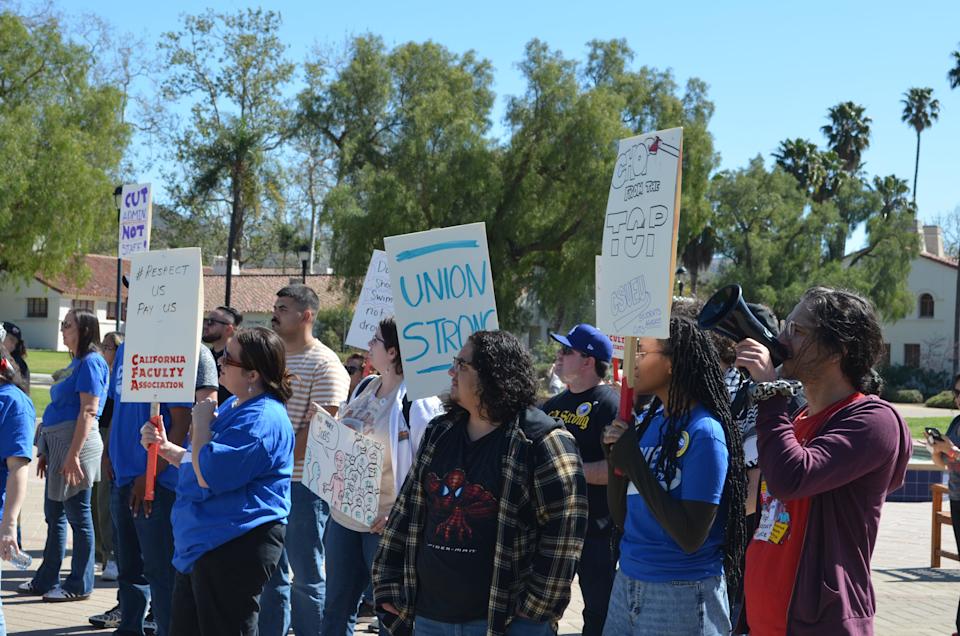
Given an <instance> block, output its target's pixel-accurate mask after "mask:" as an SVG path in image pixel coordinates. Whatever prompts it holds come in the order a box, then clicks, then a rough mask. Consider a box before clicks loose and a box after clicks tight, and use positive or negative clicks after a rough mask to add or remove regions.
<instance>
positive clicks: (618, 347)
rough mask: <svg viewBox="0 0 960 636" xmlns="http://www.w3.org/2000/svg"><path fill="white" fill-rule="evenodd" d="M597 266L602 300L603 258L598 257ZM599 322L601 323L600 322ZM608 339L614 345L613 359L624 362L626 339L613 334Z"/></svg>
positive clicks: (598, 285)
mask: <svg viewBox="0 0 960 636" xmlns="http://www.w3.org/2000/svg"><path fill="white" fill-rule="evenodd" d="M594 264H595V266H596V287H597V296H596V297H597V298H602V297H603V296H602V289H601V286H600V285H601V283H602V281H603V274H602V272H601V270H602V268H603V262H602V257H601V256H597V257H596V261H595V262H594ZM598 322H599V321H598ZM607 337H608V338H610V343H611V344H613V357H614V358H616V359H617V360H623V348H624V344H625V341H626V338H624V337H623V336H618V335H615V334H612V333H608V334H607Z"/></svg>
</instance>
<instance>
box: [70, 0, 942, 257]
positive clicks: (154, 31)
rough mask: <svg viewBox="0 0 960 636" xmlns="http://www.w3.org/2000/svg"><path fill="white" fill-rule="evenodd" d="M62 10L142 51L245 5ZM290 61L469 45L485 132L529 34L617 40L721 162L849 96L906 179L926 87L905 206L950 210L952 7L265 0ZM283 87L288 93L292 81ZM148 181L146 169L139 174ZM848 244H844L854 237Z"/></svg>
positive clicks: (871, 152) (566, 47)
mask: <svg viewBox="0 0 960 636" xmlns="http://www.w3.org/2000/svg"><path fill="white" fill-rule="evenodd" d="M55 6H56V7H57V8H58V9H60V10H61V11H63V12H64V13H66V14H68V15H77V14H79V13H80V12H89V13H94V14H97V15H99V16H100V17H102V18H104V19H106V20H107V21H108V22H109V23H111V24H112V25H113V26H114V27H115V28H116V29H117V30H118V31H119V32H121V33H124V32H128V33H134V34H136V35H137V36H138V37H141V38H143V40H144V41H145V42H146V43H147V44H148V45H149V46H151V47H152V46H154V45H155V43H156V41H157V40H158V37H159V35H160V34H161V33H162V32H164V31H167V30H174V29H176V28H177V27H178V25H179V16H180V15H181V14H183V13H185V12H187V13H196V12H199V11H200V10H202V8H203V7H205V6H211V7H213V8H214V9H217V10H221V11H235V10H237V9H241V8H245V7H247V6H255V5H251V4H250V3H248V2H237V1H230V0H220V1H216V2H208V3H206V4H200V3H194V2H185V1H182V0H165V1H163V2H146V3H140V2H136V3H134V2H129V1H128V0H125V1H114V0H89V1H87V2H84V3H83V4H82V5H81V4H80V3H73V2H67V1H65V0H61V1H60V2H58V3H56V4H55ZM261 6H263V7H264V8H272V9H276V10H278V11H280V12H281V14H282V16H283V22H284V25H283V28H282V37H283V40H284V41H285V42H286V43H287V45H288V46H289V51H288V53H289V56H290V58H291V59H292V60H293V61H297V62H301V61H303V59H304V58H305V57H306V55H307V53H308V52H309V51H310V50H311V49H312V48H313V46H314V45H316V44H319V45H320V46H326V47H330V46H336V45H338V44H340V43H342V42H343V41H344V40H345V39H346V38H348V37H349V36H351V35H354V34H359V33H364V32H368V31H369V32H372V33H375V34H379V35H381V36H382V37H383V38H384V39H385V41H386V42H387V44H388V45H395V44H401V43H403V42H407V41H410V40H414V41H423V40H427V39H432V40H434V41H436V42H439V43H441V44H443V45H445V46H446V47H448V48H450V49H451V50H453V51H456V52H463V51H466V50H469V49H474V50H476V51H477V52H478V53H479V54H480V55H481V56H483V57H486V58H487V59H489V60H490V61H491V62H492V63H493V66H494V68H495V90H496V92H497V96H498V97H497V107H496V113H495V119H496V124H495V129H494V131H495V133H497V132H500V131H501V130H502V127H501V126H500V124H499V120H500V119H501V117H502V113H503V107H504V104H505V103H506V97H507V96H509V95H515V94H519V93H521V92H522V91H523V90H524V84H523V81H522V78H521V77H520V74H519V72H518V70H517V68H516V63H517V62H518V61H519V60H520V58H521V56H522V54H523V47H524V44H525V43H526V42H527V41H529V40H530V39H532V38H534V37H537V38H540V39H541V40H544V41H545V42H547V43H548V44H549V45H550V46H551V48H554V49H560V50H561V51H563V53H564V54H565V56H567V57H573V58H576V59H580V60H582V59H583V57H584V55H585V51H586V46H585V45H586V43H587V42H588V41H589V40H591V39H594V38H599V39H610V38H619V37H625V38H626V39H627V41H628V42H629V44H630V46H631V47H632V48H633V50H634V51H635V52H636V58H635V62H634V63H635V65H636V66H639V65H643V64H646V65H649V66H653V67H656V68H660V69H663V68H671V69H672V70H673V72H674V74H675V76H676V79H677V80H678V83H679V84H680V85H681V86H682V85H683V83H685V81H686V80H687V78H689V77H691V76H696V77H700V78H701V79H703V80H704V81H706V82H707V83H708V85H709V87H710V89H709V93H708V94H709V97H710V99H711V100H712V101H713V102H714V104H715V105H716V112H715V114H714V117H713V120H712V122H711V125H710V130H711V131H712V133H713V135H714V139H715V147H716V149H717V151H718V152H719V153H720V155H721V158H722V163H721V168H724V169H728V168H729V169H734V168H739V167H743V166H745V165H746V163H747V162H748V161H749V159H750V158H752V157H754V156H756V155H757V154H758V153H759V154H762V155H763V156H764V158H766V159H767V161H768V162H769V161H770V153H771V152H773V151H774V150H775V149H776V147H777V145H778V143H779V142H780V141H781V140H783V139H786V138H792V137H806V138H808V139H810V140H812V141H815V142H816V143H818V144H823V143H825V140H824V139H823V137H822V135H821V133H820V131H819V128H820V126H822V125H823V124H824V123H826V119H825V117H826V112H827V109H828V108H829V107H830V106H832V105H834V104H836V103H838V102H841V101H846V100H852V101H854V102H857V103H859V104H862V105H864V106H865V107H866V112H867V114H868V115H869V116H870V117H871V118H872V119H873V124H872V129H873V132H872V135H871V146H870V148H869V149H868V150H867V152H866V153H865V155H864V160H865V162H866V170H867V172H868V173H869V174H871V175H872V174H880V175H886V174H891V173H893V174H896V175H897V176H899V177H901V178H903V179H907V180H908V181H910V182H911V183H912V179H913V162H914V151H915V144H916V135H915V133H914V131H913V129H912V128H908V127H907V125H906V124H904V123H902V122H901V121H900V115H901V112H902V105H901V103H900V99H901V98H902V95H903V93H904V91H906V90H907V89H908V88H910V87H914V86H916V87H925V86H929V87H932V88H933V89H934V95H935V97H937V98H939V100H940V104H941V115H940V120H939V121H938V122H936V123H935V124H934V125H933V127H932V128H930V129H929V130H927V131H926V132H925V133H924V134H923V139H922V146H921V156H920V179H919V186H918V196H917V203H918V205H919V209H920V216H921V218H922V219H924V220H930V219H931V218H933V217H935V216H937V215H938V214H946V213H949V212H951V211H952V210H954V209H955V208H957V207H958V206H960V159H958V148H957V146H958V144H960V89H957V90H953V91H951V90H950V89H949V85H948V84H947V79H946V74H947V70H948V69H949V68H950V63H951V58H950V52H951V51H952V50H956V49H957V48H958V47H960V2H957V1H956V0H950V1H931V2H915V3H904V2H890V1H885V0H884V1H873V2H852V1H850V2H847V1H837V0H833V1H832V2H821V1H807V2H804V3H773V2H727V3H718V2H670V3H667V2H663V3H661V4H659V5H657V4H654V3H649V2H620V3H599V2H594V3H588V2H578V3H575V2H565V1H554V2H539V1H538V2H522V1H517V0H514V1H513V2H504V1H501V0H487V1H484V2H478V3H469V4H467V3H462V2H450V1H447V2H426V1H422V0H413V1H406V2H389V3H388V2H379V1H377V2H373V1H368V2H354V3H348V2H342V1H337V2H331V1H329V0H320V1H315V2H277V3H273V4H267V3H265V4H263V5H261ZM294 88H299V86H296V87H294ZM144 177H145V178H144V180H153V181H154V183H156V184H157V185H160V183H159V177H158V176H157V175H144ZM856 241H857V239H856V238H855V239H854V242H856Z"/></svg>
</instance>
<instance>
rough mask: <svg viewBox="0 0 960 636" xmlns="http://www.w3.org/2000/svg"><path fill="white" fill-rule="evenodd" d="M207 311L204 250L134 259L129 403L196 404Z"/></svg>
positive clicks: (126, 363) (126, 380) (126, 379)
mask: <svg viewBox="0 0 960 636" xmlns="http://www.w3.org/2000/svg"><path fill="white" fill-rule="evenodd" d="M202 309H203V267H202V264H201V261H200V248H199V247H185V248H181V249H176V250H160V251H156V252H141V253H140V254H135V255H134V256H133V258H132V259H131V263H130V289H129V296H128V305H127V332H126V339H125V340H124V342H125V343H126V346H125V347H124V354H123V369H124V373H123V389H122V398H121V399H122V400H123V401H124V402H193V399H194V390H195V384H196V379H197V356H198V352H199V349H200V326H201V323H200V320H201V310H202Z"/></svg>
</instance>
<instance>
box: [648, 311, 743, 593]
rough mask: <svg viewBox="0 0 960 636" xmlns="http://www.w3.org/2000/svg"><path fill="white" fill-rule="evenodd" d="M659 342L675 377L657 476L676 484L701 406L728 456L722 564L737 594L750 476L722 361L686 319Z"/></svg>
mask: <svg viewBox="0 0 960 636" xmlns="http://www.w3.org/2000/svg"><path fill="white" fill-rule="evenodd" d="M660 344H661V345H662V346H663V350H664V353H665V354H668V355H669V356H670V360H671V363H672V367H673V373H672V375H671V376H670V389H669V393H668V400H669V402H670V413H669V416H668V417H665V426H664V427H663V429H661V433H660V442H659V446H660V449H661V450H660V455H659V456H658V457H657V460H656V464H655V466H654V467H653V468H654V474H656V475H663V477H664V481H665V483H668V484H669V483H671V482H672V481H673V478H674V476H675V475H676V471H677V452H678V451H679V450H680V440H681V438H682V436H683V432H684V431H685V430H686V428H687V426H688V425H689V424H690V411H691V410H692V408H693V406H694V405H695V404H700V405H701V406H703V407H704V408H705V409H706V410H707V411H709V412H710V414H711V415H713V416H714V417H716V418H717V419H718V420H719V421H720V425H721V426H722V428H723V434H724V439H725V441H726V444H727V451H728V453H729V460H728V464H727V475H726V479H725V481H724V484H723V495H722V497H721V506H726V507H727V528H726V544H725V548H724V555H723V566H724V571H725V572H726V575H727V586H728V587H727V589H729V590H736V589H737V586H738V585H739V582H740V579H741V577H742V575H743V572H742V571H741V563H742V561H743V559H742V557H743V552H744V550H745V549H746V545H747V539H748V537H747V527H746V516H745V512H744V501H745V499H746V492H747V477H746V469H745V467H744V461H743V442H742V436H741V433H740V427H739V426H738V425H737V424H736V422H734V420H733V416H732V415H731V414H730V394H729V392H728V391H727V388H726V385H725V384H724V382H723V373H722V371H721V370H720V359H719V357H718V356H717V351H716V348H715V347H714V345H713V341H712V340H711V339H710V336H709V335H708V334H707V333H705V332H704V331H702V330H701V329H700V328H699V327H697V325H696V324H695V323H694V322H692V321H691V320H689V319H688V318H684V317H679V316H674V317H673V318H671V319H670V338H669V340H661V341H660ZM660 406H661V404H660V400H659V399H654V402H653V403H652V404H651V405H650V408H649V409H648V410H647V413H646V415H645V416H644V421H643V426H642V427H641V428H644V429H645V428H646V427H647V425H648V424H649V422H650V420H651V419H652V418H653V416H654V415H655V414H656V412H657V411H658V410H659V408H660Z"/></svg>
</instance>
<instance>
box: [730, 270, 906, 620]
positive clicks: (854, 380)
mask: <svg viewBox="0 0 960 636" xmlns="http://www.w3.org/2000/svg"><path fill="white" fill-rule="evenodd" d="M779 340H780V342H782V343H783V344H784V345H785V346H786V348H787V350H788V351H789V353H790V357H789V359H788V360H786V361H785V362H784V363H783V366H782V367H781V372H780V373H781V376H782V378H784V380H779V381H778V380H777V376H776V372H775V370H774V368H773V364H772V363H771V361H770V354H769V352H768V351H767V349H766V348H765V347H764V346H763V345H761V344H759V343H758V342H756V341H754V340H750V339H747V340H744V341H743V342H741V343H739V344H738V345H737V360H736V365H737V366H739V367H743V368H745V369H746V370H747V371H749V372H750V375H751V377H752V378H753V379H754V380H756V381H757V382H758V383H759V384H758V385H757V386H756V387H754V388H753V389H752V394H753V399H754V401H756V402H758V403H759V407H758V413H757V446H758V449H759V453H760V471H761V473H762V475H763V478H762V481H761V485H760V497H761V500H760V522H759V525H758V526H757V529H756V531H755V533H754V535H753V540H752V541H751V542H750V546H749V548H748V550H747V567H746V579H745V585H744V591H745V609H746V619H747V620H748V621H749V631H750V634H754V635H765V634H800V635H803V634H872V633H873V617H874V613H875V612H876V603H875V600H874V594H873V586H872V584H871V582H870V556H871V555H872V553H873V548H874V546H875V545H876V540H877V529H878V526H879V523H880V510H881V508H882V507H883V502H884V500H885V499H886V496H887V494H888V493H889V492H892V491H893V490H896V489H897V488H899V487H900V485H901V484H903V479H904V475H905V474H906V469H907V462H908V461H909V459H910V453H911V448H912V441H911V439H910V431H909V429H908V428H907V425H906V424H905V423H904V422H903V419H902V418H901V417H900V415H899V414H898V413H897V411H896V410H895V409H894V408H893V407H892V406H891V405H890V404H888V403H886V402H884V401H883V400H881V399H880V398H878V397H877V396H876V394H877V393H879V390H880V386H879V384H880V383H879V381H878V380H879V376H878V375H877V373H876V372H875V371H874V370H873V365H874V364H876V363H877V361H878V360H879V358H880V355H881V353H882V351H883V338H882V336H881V332H880V324H879V321H878V320H877V316H876V312H875V311H874V309H873V306H872V305H871V304H870V302H869V301H867V300H866V299H864V298H862V297H860V296H858V295H856V294H852V293H849V292H845V291H840V290H835V289H828V288H825V287H814V288H812V289H809V290H807V292H806V293H805V294H804V295H803V297H802V298H801V300H800V303H799V304H798V305H797V306H796V307H794V309H793V311H791V312H790V315H789V316H787V321H786V324H785V326H784V329H783V331H781V332H780V336H779ZM790 380H793V381H797V382H799V383H801V384H802V385H803V390H804V393H805V394H806V398H807V406H806V408H803V409H801V410H800V412H799V413H796V414H793V413H790V412H789V409H788V403H789V398H790V397H791V395H792V394H793V393H794V392H795V384H793V383H791V382H789V381H790ZM741 616H742V614H741ZM739 627H740V629H739V630H738V631H737V633H742V632H745V631H746V625H743V624H741V625H740V626H739Z"/></svg>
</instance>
